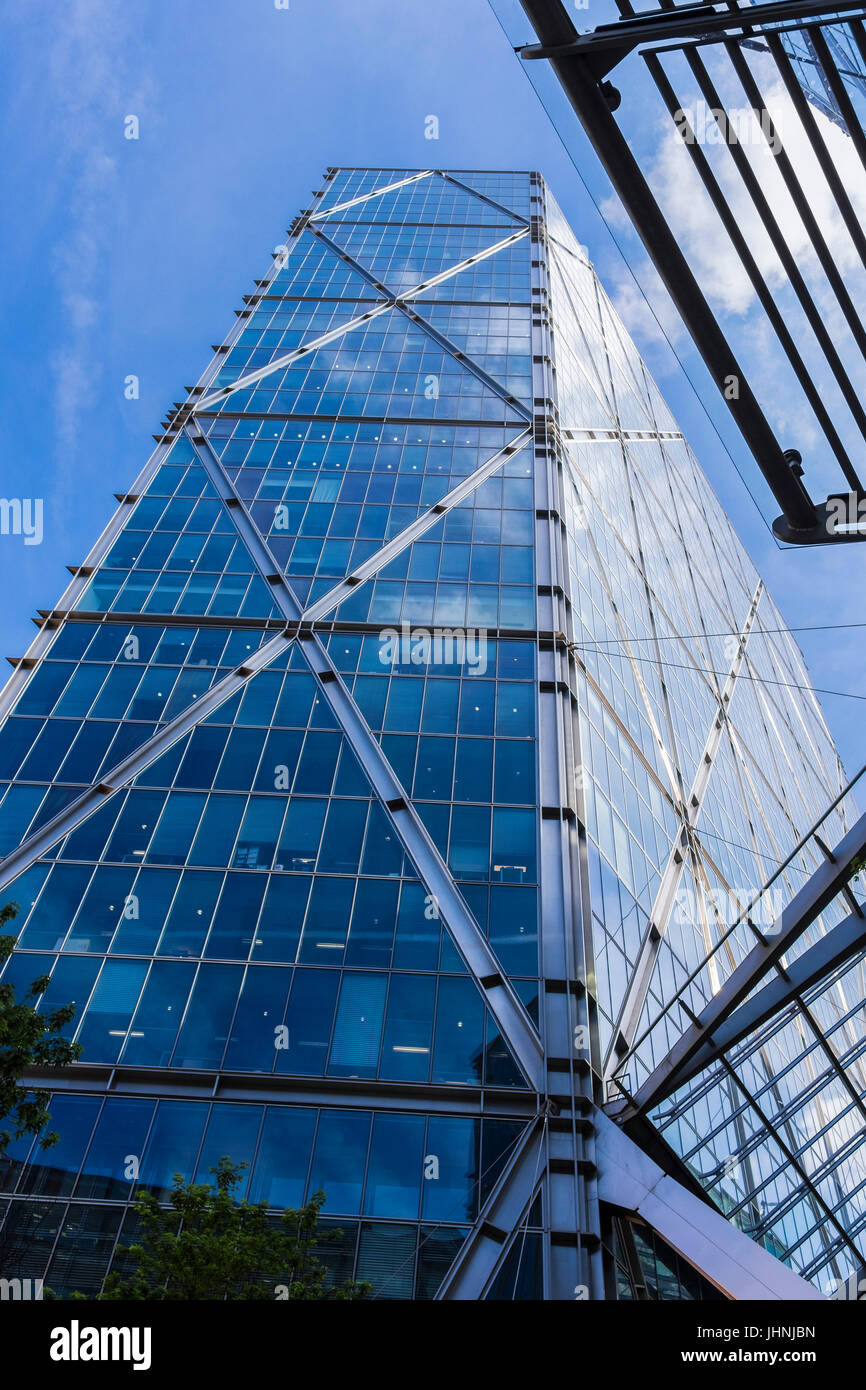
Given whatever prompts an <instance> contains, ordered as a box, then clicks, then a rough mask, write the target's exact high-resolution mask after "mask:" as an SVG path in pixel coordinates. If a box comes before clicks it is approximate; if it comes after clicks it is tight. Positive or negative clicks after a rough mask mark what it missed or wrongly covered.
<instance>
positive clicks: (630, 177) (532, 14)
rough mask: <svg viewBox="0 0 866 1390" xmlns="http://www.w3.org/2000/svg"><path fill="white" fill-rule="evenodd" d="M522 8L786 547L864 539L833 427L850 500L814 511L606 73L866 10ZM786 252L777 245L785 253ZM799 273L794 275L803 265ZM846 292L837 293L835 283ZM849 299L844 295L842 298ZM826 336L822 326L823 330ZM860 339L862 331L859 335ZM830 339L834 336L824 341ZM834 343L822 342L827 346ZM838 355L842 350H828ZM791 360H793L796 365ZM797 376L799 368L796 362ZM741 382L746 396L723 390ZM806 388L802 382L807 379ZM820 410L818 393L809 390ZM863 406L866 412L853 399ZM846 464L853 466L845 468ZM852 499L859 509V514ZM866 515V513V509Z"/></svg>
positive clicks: (814, 0)
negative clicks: (766, 496) (640, 49)
mask: <svg viewBox="0 0 866 1390" xmlns="http://www.w3.org/2000/svg"><path fill="white" fill-rule="evenodd" d="M521 5H522V8H523V10H524V12H525V13H526V15H527V17H528V19H529V20H530V22H531V23H532V25H533V28H534V29H535V31H536V34H537V36H538V39H539V43H538V45H527V46H524V47H520V48H518V50H517V51H518V52H519V53H520V55H521V56H522V57H524V58H529V59H538V58H544V59H548V60H549V61H550V64H551V67H552V68H553V70H554V72H555V74H556V76H557V78H558V79H559V82H560V84H561V85H562V88H563V90H564V92H565V94H566V95H567V97H568V99H569V101H570V103H571V105H572V107H573V108H574V111H575V112H576V114H577V116H578V118H579V119H580V121H581V124H582V126H583V128H584V130H585V132H586V134H587V136H588V138H589V140H590V142H591V144H592V146H593V148H594V149H595V152H596V154H597V155H598V157H599V159H600V160H601V163H602V165H603V167H604V169H605V172H606V173H607V176H608V178H609V179H610V181H611V183H612V185H613V187H614V189H615V190H616V192H617V194H618V196H619V198H620V200H621V201H622V203H623V206H624V207H625V209H626V211H627V212H628V214H629V216H630V218H631V220H632V223H633V224H634V227H635V229H636V231H637V232H638V234H639V235H640V237H641V240H642V241H643V243H644V246H645V247H646V250H647V252H648V254H649V256H650V259H651V260H652V262H653V264H654V266H655V268H656V270H657V272H658V274H659V276H660V278H661V280H662V282H663V283H664V285H665V287H666V289H667V290H668V293H669V294H670V296H671V298H672V300H673V302H674V304H675V306H676V308H677V310H678V312H679V314H680V317H681V318H682V320H683V322H684V324H685V326H686V328H687V329H688V331H689V333H690V335H691V337H692V340H693V342H694V343H695V346H696V347H697V349H698V351H699V352H700V354H701V356H702V358H703V360H704V363H705V364H706V366H707V368H708V370H709V372H710V374H711V376H712V377H713V380H714V381H715V383H716V386H717V387H718V389H719V391H720V392H721V393H722V395H723V399H724V400H725V403H726V404H727V406H728V409H729V411H730V413H731V415H732V417H733V419H734V421H735V423H736V425H737V428H738V429H739V431H740V433H741V435H742V436H743V439H744V440H745V442H746V444H747V445H748V447H749V449H750V451H751V453H752V455H753V457H754V459H755V461H756V463H757V465H758V467H759V468H760V470H761V472H762V473H763V475H764V478H765V479H766V481H767V483H768V485H769V487H770V488H771V490H772V492H773V495H774V496H775V498H776V500H777V502H778V503H779V505H780V507H781V509H782V516H781V517H779V518H778V520H777V521H776V522H775V523H774V526H773V530H774V532H775V534H776V536H777V537H778V538H779V539H780V540H783V541H786V542H788V543H796V544H801V545H803V544H805V545H814V544H826V543H829V542H833V541H836V542H841V541H860V540H866V526H864V527H863V528H860V527H859V526H856V525H855V526H853V527H850V528H848V527H846V526H844V525H840V524H838V523H839V518H840V517H843V518H844V516H845V515H849V516H850V515H853V516H854V517H855V518H856V517H857V516H858V515H859V510H858V509H859V507H860V503H861V500H863V501H864V502H866V494H864V493H863V491H862V489H861V488H860V487H858V486H857V485H856V482H855V481H852V480H854V479H856V477H857V475H856V473H855V472H854V470H853V467H852V465H851V464H850V461H849V460H847V458H845V459H844V463H843V459H842V458H840V453H841V454H842V455H843V457H844V449H843V446H842V445H841V440H840V439H839V436H838V434H837V433H836V431H835V429H834V427H833V425H832V421H831V422H830V430H829V431H827V432H826V437H827V438H828V442H829V443H830V446H831V448H833V449H834V452H835V453H836V456H837V459H839V461H840V463H842V465H843V472H844V473H845V475H846V480H847V481H848V482H849V483H851V486H852V492H851V493H850V494H839V495H838V498H839V501H837V497H836V496H834V497H830V498H828V499H827V501H826V502H820V503H816V502H814V501H813V499H812V498H811V497H810V495H809V493H808V491H807V489H806V487H805V485H804V483H803V481H802V472H803V470H802V459H801V456H800V454H799V452H798V451H797V450H796V449H795V448H791V449H783V448H782V446H781V444H780V443H779V441H778V439H777V438H776V435H775V433H774V431H773V429H772V428H771V426H770V424H769V421H768V420H767V417H766V415H765V414H764V411H763V409H762V407H761V405H760V403H759V402H758V400H757V398H756V397H755V395H754V393H753V391H752V389H751V386H750V385H749V382H748V380H747V378H746V376H745V373H744V372H743V370H742V369H741V367H740V365H739V362H738V360H737V358H736V356H735V354H734V352H733V349H732V348H731V346H730V344H729V342H728V340H727V338H726V336H725V334H724V332H723V331H722V329H721V327H720V325H719V323H718V321H717V319H716V317H715V315H714V313H713V311H712V310H711V308H710V306H709V304H708V302H707V300H706V298H705V296H704V294H703V291H702V290H701V288H700V286H699V284H698V282H697V279H696V277H695V275H694V274H693V272H692V269H691V267H690V265H689V263H688V260H687V258H686V256H685V254H684V253H683V251H682V249H681V247H680V245H679V242H678V240H677V238H676V237H675V235H674V233H673V232H672V230H671V228H670V227H669V226H668V223H667V221H666V219H665V217H664V215H663V213H662V211H661V208H660V207H659V205H658V203H657V202H656V199H655V197H654V195H653V193H652V191H651V189H650V187H649V185H648V183H647V181H646V179H645V178H644V176H643V173H642V172H641V169H640V166H639V164H638V162H637V160H636V159H635V157H634V155H633V153H632V151H631V149H630V147H629V144H628V142H627V140H626V138H625V136H624V135H623V133H622V131H621V130H620V129H619V126H618V125H617V122H616V121H615V119H614V117H613V111H614V110H616V108H617V106H618V105H619V93H618V92H617V91H616V89H615V88H614V87H612V85H611V84H610V82H608V81H606V80H605V78H606V74H607V73H608V72H609V71H610V70H611V69H612V68H613V67H615V66H616V64H617V63H618V62H619V61H620V60H621V59H622V58H623V57H625V56H626V55H627V54H628V53H629V52H631V51H632V50H633V49H634V48H636V47H637V46H638V45H639V44H641V43H644V42H648V41H652V42H655V41H658V40H662V39H666V38H667V39H669V38H679V39H682V40H684V41H685V40H688V39H690V38H691V39H694V38H703V37H712V36H713V35H715V34H718V35H719V36H720V38H721V39H724V37H725V36H726V35H728V36H730V37H731V38H732V39H734V40H735V41H736V39H737V38H740V37H742V32H741V33H739V34H738V33H737V31H745V32H752V31H754V30H755V29H757V28H759V26H760V25H761V24H774V23H776V24H778V23H784V22H786V21H792V20H793V21H798V20H799V21H803V22H804V23H805V21H807V20H808V19H809V18H818V19H820V18H821V17H822V16H825V15H833V16H836V15H839V14H843V13H849V12H853V11H861V12H862V8H863V6H862V0H857V3H855V2H854V0H768V3H765V4H757V5H750V6H749V7H748V8H747V9H743V10H740V11H737V10H732V9H727V8H726V9H724V10H719V9H716V8H715V7H713V6H710V5H704V6H701V5H697V6H688V7H685V6H677V7H673V8H671V7H666V8H662V9H659V10H658V11H656V12H652V13H649V14H646V13H644V14H638V15H633V16H628V17H626V18H623V19H621V20H620V21H618V22H617V23H615V24H608V25H603V26H600V27H599V28H598V29H596V30H594V31H593V32H592V33H589V34H579V33H578V32H577V30H576V28H575V26H574V24H573V23H572V21H571V18H570V17H569V15H568V13H567V11H566V9H565V6H564V4H563V3H562V0H521ZM777 249H778V246H777ZM795 269H796V267H795ZM837 288H838V285H837ZM844 294H845V291H844V287H843V296H844ZM818 330H819V332H822V333H823V331H824V330H823V324H822V323H819V324H818ZM858 331H859V332H860V333H862V328H860V329H859V330H858ZM825 336H826V335H825ZM826 346H827V343H826V342H825V343H824V347H825V348H826ZM830 348H831V356H832V353H833V351H835V349H834V348H833V344H832V342H831V343H830ZM789 361H791V358H790V357H789ZM792 365H793V367H794V370H795V372H796V370H797V362H796V360H794V361H793V363H792ZM732 380H735V381H736V382H737V386H738V392H736V393H732V392H729V391H727V390H725V389H724V388H725V385H726V383H728V382H730V381H732ZM800 380H801V384H802V376H801V377H800ZM806 394H807V398H808V399H809V400H810V401H811V402H812V403H813V404H814V397H815V390H814V389H811V388H810V390H809V391H807V393H806ZM855 408H857V409H859V405H858V403H857V402H856V401H855ZM818 418H819V420H820V421H821V423H822V428H824V429H825V431H826V425H827V413H826V411H825V410H823V409H819V411H818ZM846 465H847V466H846ZM852 501H853V507H852ZM864 510H866V507H864Z"/></svg>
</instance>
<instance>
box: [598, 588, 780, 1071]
mask: <svg viewBox="0 0 866 1390" xmlns="http://www.w3.org/2000/svg"><path fill="white" fill-rule="evenodd" d="M763 591H764V586H763V583H762V582H761V581H759V582H758V585H757V588H756V589H755V592H754V594H753V596H752V602H751V604H750V605H749V611H748V613H747V615H746V619H745V622H744V623H743V627H742V629H741V631H740V636H739V641H738V643H737V651H736V653H735V655H734V658H733V661H732V662H731V667H730V670H729V671H728V676H727V679H726V681H725V684H724V687H723V689H722V693H721V695H720V697H719V709H718V713H717V714H716V717H715V719H714V720H713V724H712V726H711V728H710V731H709V733H708V735H707V739H706V742H705V744H704V749H703V753H702V755H701V758H700V761H699V763H698V768H697V771H696V773H695V776H694V779H693V781H692V786H691V789H690V791H689V796H688V800H687V802H686V804H685V805H684V806H681V814H682V818H683V825H684V833H685V834H686V835H690V834H691V833H693V831H694V829H695V826H696V824H697V819H698V816H699V815H700V811H701V806H702V804H703V798H704V794H705V793H706V790H707V787H708V785H709V780H710V774H711V772H712V770H713V764H714V762H715V758H716V754H717V753H718V751H719V747H720V746H721V742H722V734H723V732H724V728H725V721H726V718H727V712H728V709H729V707H730V703H731V698H732V696H733V693H734V688H735V686H736V683H737V677H738V676H739V673H740V669H741V667H742V664H743V660H744V658H745V653H746V643H747V642H748V639H749V634H750V633H751V631H752V627H753V625H754V622H755V618H756V616H757V612H758V605H759V604H760V601H761V595H762V593H763ZM686 853H687V846H685V845H682V844H681V843H680V842H679V837H678V840H677V843H675V844H674V845H673V846H672V848H671V851H670V854H669V856H668V861H667V864H666V865H665V869H664V873H663V874H662V878H661V882H660V884H659V887H658V892H657V893H656V899H655V902H654V903H653V910H652V914H651V916H650V925H649V929H648V930H647V932H646V935H645V936H644V939H643V942H642V944H641V948H640V951H639V953H638V958H637V961H636V963H635V968H634V970H633V971H632V975H631V978H630V980H629V983H628V988H627V990H626V994H625V998H624V1000H623V1003H622V1007H621V1009H620V1015H619V1020H618V1024H617V1028H616V1030H615V1032H614V1041H613V1043H612V1045H611V1049H610V1052H609V1054H608V1061H607V1066H606V1068H605V1076H606V1077H610V1076H611V1075H612V1074H613V1073H614V1072H615V1071H616V1070H617V1069H618V1067H619V1066H620V1065H621V1061H620V1059H621V1058H623V1057H624V1055H625V1054H626V1053H627V1052H628V1050H629V1048H630V1047H631V1045H632V1043H633V1041H634V1038H635V1035H636V1033H637V1029H638V1024H639V1022H640V1017H641V1013H642V1011H643V1007H644V1003H645V1000H646V997H647V994H648V992H649V987H650V983H651V981H652V976H653V971H654V969H655V964H656V961H657V959H658V955H659V952H660V950H661V943H662V941H663V939H664V937H665V934H666V932H667V929H668V926H669V924H670V919H671V914H672V912H673V909H674V904H675V903H676V898H677V893H678V891H679V886H680V881H681V879H682V875H683V870H684V867H685V862H686Z"/></svg>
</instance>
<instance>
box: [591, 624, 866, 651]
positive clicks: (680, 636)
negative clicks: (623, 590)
mask: <svg viewBox="0 0 866 1390" xmlns="http://www.w3.org/2000/svg"><path fill="white" fill-rule="evenodd" d="M849 627H866V623H812V624H810V625H808V626H805V627H761V628H752V630H751V632H750V633H749V640H750V641H751V640H752V639H753V638H754V637H766V636H769V634H770V633H771V632H838V631H841V630H842V629H843V628H849ZM741 636H742V634H741V633H739V632H735V631H734V630H733V629H732V630H731V631H730V632H674V633H671V634H670V636H664V635H661V634H660V635H659V636H658V637H652V636H650V637H601V638H599V639H598V640H597V641H595V642H572V643H571V646H572V647H609V646H611V645H613V644H616V643H622V642H687V641H690V640H695V641H699V640H702V639H703V638H704V637H741Z"/></svg>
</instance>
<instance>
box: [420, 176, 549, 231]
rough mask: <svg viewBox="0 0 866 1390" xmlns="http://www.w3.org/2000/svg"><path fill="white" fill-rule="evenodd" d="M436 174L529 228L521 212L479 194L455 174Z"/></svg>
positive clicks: (483, 194) (527, 221) (527, 220)
mask: <svg viewBox="0 0 866 1390" xmlns="http://www.w3.org/2000/svg"><path fill="white" fill-rule="evenodd" d="M436 173H437V174H438V175H439V177H440V179H444V180H445V182H446V183H453V184H454V185H455V187H456V188H462V189H463V191H464V192H465V193H471V194H472V197H473V198H478V199H479V200H480V201H481V202H482V203H487V204H488V205H489V206H490V207H492V208H496V211H497V212H504V213H505V216H506V217H510V218H511V219H512V220H513V221H514V222H522V223H523V225H524V226H525V227H528V226H529V219H528V218H527V217H524V216H523V215H522V214H521V213H519V212H514V211H513V209H511V208H507V207H506V206H505V204H504V203H497V201H496V199H495V198H491V197H490V196H489V195H488V194H487V193H481V192H479V190H478V189H477V188H473V187H472V185H471V184H469V183H464V182H463V180H462V179H458V178H456V177H455V176H454V174H450V173H448V171H447V170H445V169H437V170H436Z"/></svg>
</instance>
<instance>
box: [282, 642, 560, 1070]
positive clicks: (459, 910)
mask: <svg viewBox="0 0 866 1390" xmlns="http://www.w3.org/2000/svg"><path fill="white" fill-rule="evenodd" d="M297 640H298V642H299V644H300V646H301V648H302V650H303V652H304V655H305V656H306V658H307V660H308V662H309V663H310V666H311V668H312V670H313V674H314V675H315V676H316V677H317V678H318V680H319V682H320V684H321V686H322V691H323V694H324V696H325V699H326V700H327V701H328V704H329V705H330V707H331V710H332V712H333V714H334V716H335V717H336V719H337V722H338V724H339V725H340V729H341V731H342V732H343V734H344V735H345V737H346V739H347V741H348V743H349V744H350V746H351V748H352V751H353V752H354V754H355V756H356V758H357V759H358V761H359V763H360V764H361V767H362V768H363V770H364V772H365V774H366V776H367V778H368V780H369V782H370V784H371V786H372V787H373V790H374V791H375V793H376V795H377V796H378V797H379V798H380V800H381V801H382V803H383V805H384V807H385V810H386V811H387V813H388V817H389V819H390V821H391V823H392V825H393V826H394V829H395V831H396V832H397V835H398V836H399V838H400V840H401V842H402V844H403V846H404V848H405V850H406V853H407V854H408V855H409V858H410V859H411V861H412V863H413V865H414V867H415V870H416V872H417V873H418V876H419V878H420V879H421V881H422V883H423V884H424V886H425V888H426V889H427V891H428V893H429V894H431V895H432V899H433V902H434V904H435V907H436V910H437V912H438V915H439V918H440V920H441V921H443V922H444V923H445V926H446V927H447V928H448V930H449V932H450V934H451V938H452V940H453V942H454V945H455V946H456V947H457V950H458V952H459V954H460V957H461V959H462V960H463V963H464V965H465V966H466V968H467V970H468V971H469V973H470V975H472V976H473V978H474V980H475V982H476V984H477V985H478V987H479V989H480V991H481V994H482V997H483V998H484V1000H485V1001H486V1003H487V1005H488V1007H489V1009H490V1011H491V1013H492V1014H493V1017H494V1018H495V1020H496V1023H497V1025H498V1026H499V1029H500V1031H501V1033H502V1037H503V1039H504V1041H505V1042H506V1043H507V1045H508V1046H509V1047H510V1048H511V1051H512V1052H513V1054H514V1056H515V1059H516V1060H517V1063H518V1065H519V1066H520V1068H521V1070H522V1071H523V1073H524V1075H525V1076H526V1079H527V1080H528V1081H529V1083H530V1085H531V1086H532V1087H533V1088H534V1089H535V1090H536V1091H538V1092H539V1093H543V1092H544V1049H543V1047H542V1045H541V1039H540V1038H539V1035H538V1032H537V1031H536V1028H535V1025H534V1024H533V1022H532V1020H531V1018H530V1017H529V1014H528V1013H527V1011H526V1009H525V1007H524V1005H523V1003H522V1002H521V1000H520V998H519V997H518V995H517V993H516V992H515V990H514V987H513V985H512V984H511V982H510V981H509V979H508V977H507V976H506V974H505V973H504V971H503V969H502V966H501V965H500V963H499V959H498V957H497V955H496V953H495V951H494V950H493V949H492V947H491V945H490V943H489V941H488V940H487V938H486V936H485V935H484V933H483V932H482V931H481V928H480V927H479V926H478V923H477V922H476V921H475V918H474V917H473V915H472V913H471V912H470V911H469V909H468V907H467V906H466V903H465V900H464V898H463V896H462V894H461V893H460V890H459V889H458V887H457V885H456V883H455V882H454V880H453V878H452V877H451V874H450V872H449V870H448V868H447V866H446V864H445V861H444V860H443V859H442V856H441V855H440V853H439V851H438V849H437V848H436V846H435V844H434V843H433V840H432V838H431V836H430V834H429V832H428V830H427V827H426V826H425V824H424V822H423V821H422V820H421V817H420V816H419V815H418V812H417V811H416V810H415V808H414V806H413V805H412V804H411V802H410V801H409V799H408V797H407V795H406V792H405V791H404V789H403V787H402V785H401V784H400V782H399V780H398V778H397V775H396V773H395V772H394V770H393V768H392V767H391V764H390V763H389V762H388V759H387V758H386V757H385V754H384V753H383V752H382V749H381V747H380V745H379V743H378V742H377V741H376V739H375V738H374V736H373V734H372V733H371V732H370V729H369V727H368V725H367V723H366V721H365V719H364V717H363V715H362V714H361V711H360V710H359V709H358V706H357V705H356V704H355V701H354V700H353V699H352V696H351V695H350V693H349V691H348V689H347V687H346V686H345V685H344V684H343V681H342V679H341V677H340V675H339V672H338V671H337V669H336V667H335V666H334V664H333V662H332V661H331V658H330V656H329V655H328V652H327V650H326V648H325V646H324V645H323V643H322V642H321V640H320V639H319V637H318V635H317V634H316V633H315V632H309V633H307V632H306V631H305V629H304V628H301V629H300V632H299V636H298V639H297Z"/></svg>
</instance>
